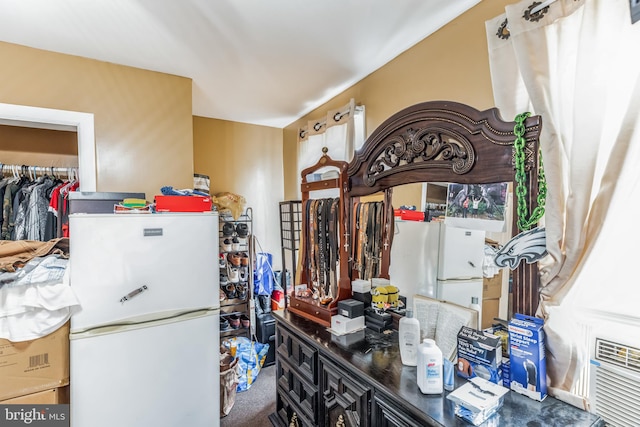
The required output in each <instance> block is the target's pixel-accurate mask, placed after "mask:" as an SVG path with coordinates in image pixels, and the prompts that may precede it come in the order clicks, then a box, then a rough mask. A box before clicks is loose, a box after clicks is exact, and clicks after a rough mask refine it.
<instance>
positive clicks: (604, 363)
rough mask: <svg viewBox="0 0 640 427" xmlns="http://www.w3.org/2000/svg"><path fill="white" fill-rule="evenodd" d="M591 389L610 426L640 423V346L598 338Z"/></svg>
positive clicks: (597, 410)
mask: <svg viewBox="0 0 640 427" xmlns="http://www.w3.org/2000/svg"><path fill="white" fill-rule="evenodd" d="M591 367H592V372H591V380H592V381H593V382H592V384H591V387H590V389H591V390H590V391H591V392H592V393H593V396H592V399H591V401H592V403H593V404H594V408H593V409H594V410H595V412H596V413H597V414H599V415H601V416H602V417H603V418H604V419H605V421H606V422H607V425H608V426H611V427H617V426H620V427H626V426H640V349H639V348H636V347H631V346H627V345H623V344H619V343H616V342H613V341H610V340H607V339H602V338H597V337H596V339H595V349H594V353H593V358H592V359H591Z"/></svg>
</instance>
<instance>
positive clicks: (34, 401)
mask: <svg viewBox="0 0 640 427" xmlns="http://www.w3.org/2000/svg"><path fill="white" fill-rule="evenodd" d="M67 403H69V386H65V387H57V388H53V389H50V390H45V391H38V392H36V393H31V394H27V395H25V396H18V397H13V398H11V399H7V400H3V401H0V405H57V404H67Z"/></svg>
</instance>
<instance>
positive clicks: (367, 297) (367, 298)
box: [351, 292, 371, 307]
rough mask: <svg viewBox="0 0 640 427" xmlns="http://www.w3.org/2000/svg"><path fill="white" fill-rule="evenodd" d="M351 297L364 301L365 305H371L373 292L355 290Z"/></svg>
mask: <svg viewBox="0 0 640 427" xmlns="http://www.w3.org/2000/svg"><path fill="white" fill-rule="evenodd" d="M351 298H353V299H354V300H356V301H362V302H363V303H364V305H365V306H367V307H371V292H353V296H352V297H351Z"/></svg>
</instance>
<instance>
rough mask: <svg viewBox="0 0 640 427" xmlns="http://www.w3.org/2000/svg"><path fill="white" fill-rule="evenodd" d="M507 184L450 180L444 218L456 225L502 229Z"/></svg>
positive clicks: (493, 229)
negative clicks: (459, 182) (465, 182)
mask: <svg viewBox="0 0 640 427" xmlns="http://www.w3.org/2000/svg"><path fill="white" fill-rule="evenodd" d="M508 191H509V184H508V183H506V182H500V183H494V184H455V183H451V184H449V186H448V188H447V211H446V214H445V222H446V223H449V224H452V225H456V226H459V227H467V228H474V229H482V230H486V231H503V230H504V219H505V209H506V205H507V193H508Z"/></svg>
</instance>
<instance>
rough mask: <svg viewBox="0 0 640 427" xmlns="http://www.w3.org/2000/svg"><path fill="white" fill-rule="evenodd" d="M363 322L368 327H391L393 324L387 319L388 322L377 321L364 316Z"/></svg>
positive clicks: (391, 320)
mask: <svg viewBox="0 0 640 427" xmlns="http://www.w3.org/2000/svg"><path fill="white" fill-rule="evenodd" d="M364 322H365V323H366V324H367V325H369V324H372V325H377V326H391V324H393V319H392V318H389V320H379V319H376V318H374V317H371V316H364Z"/></svg>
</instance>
